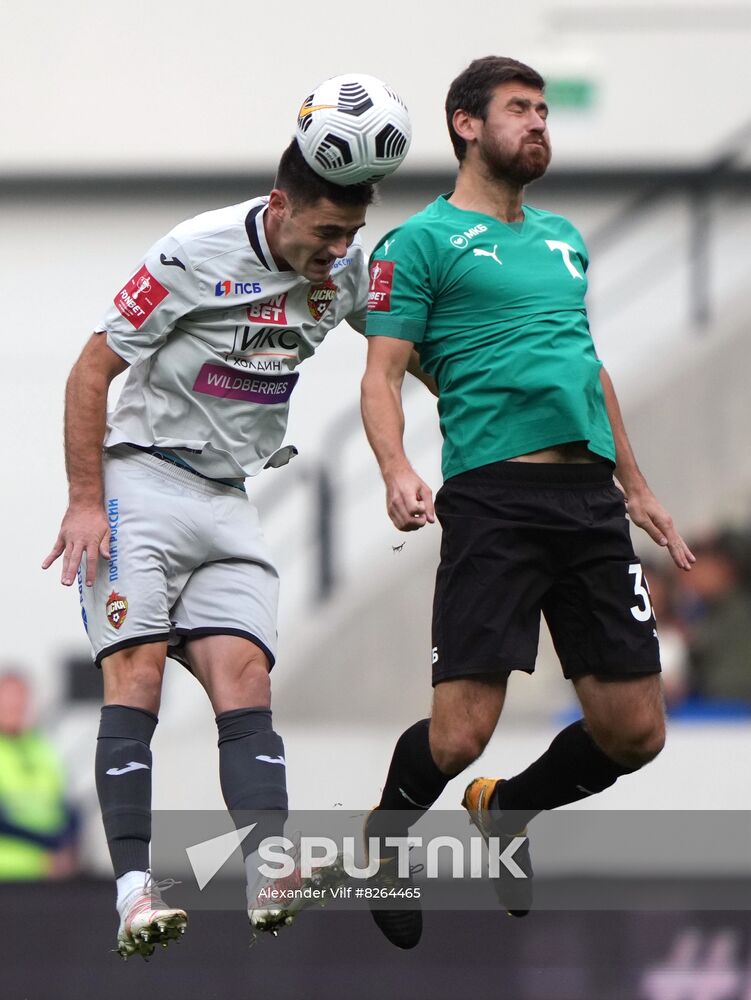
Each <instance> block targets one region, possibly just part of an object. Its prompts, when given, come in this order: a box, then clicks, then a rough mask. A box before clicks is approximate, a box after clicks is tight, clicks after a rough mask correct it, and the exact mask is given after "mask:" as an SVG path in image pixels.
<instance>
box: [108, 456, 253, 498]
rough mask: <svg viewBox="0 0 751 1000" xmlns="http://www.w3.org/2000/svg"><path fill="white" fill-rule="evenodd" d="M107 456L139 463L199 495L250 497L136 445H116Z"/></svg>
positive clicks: (241, 491) (234, 487) (232, 487)
mask: <svg viewBox="0 0 751 1000" xmlns="http://www.w3.org/2000/svg"><path fill="white" fill-rule="evenodd" d="M107 454H108V455H111V456H112V457H113V458H127V459H130V460H132V461H133V462H138V463H139V464H141V465H146V466H148V467H149V468H150V469H153V470H154V471H155V472H158V473H159V475H161V476H164V477H165V478H166V479H171V480H172V481H173V482H176V483H182V485H183V486H187V487H189V488H190V489H192V490H195V491H196V492H198V493H203V494H223V495H225V496H233V497H236V496H240V497H247V495H248V494H247V493H246V491H245V490H244V489H243V490H239V489H238V488H237V487H236V486H229V485H227V484H225V483H220V482H219V481H218V480H216V479H208V478H207V477H206V476H202V475H201V474H200V473H199V472H193V471H192V470H191V469H186V468H184V467H183V466H182V465H178V464H177V463H176V462H170V461H169V460H168V459H166V458H163V457H161V456H159V455H155V454H153V452H150V451H146V450H145V449H142V448H139V447H136V446H134V445H130V444H121V445H115V446H114V447H113V448H110V449H108V450H107Z"/></svg>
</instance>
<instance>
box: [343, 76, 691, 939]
mask: <svg viewBox="0 0 751 1000" xmlns="http://www.w3.org/2000/svg"><path fill="white" fill-rule="evenodd" d="M446 117H447V123H448V128H449V133H450V136H451V141H452V143H453V146H454V151H455V153H456V156H457V159H458V160H459V173H458V177H457V181H456V187H455V188H454V190H453V192H452V193H451V194H450V195H448V196H442V197H439V198H437V199H436V200H435V201H434V202H433V203H432V204H430V205H428V207H427V208H426V209H424V210H423V211H422V212H419V213H418V214H417V215H415V216H413V217H412V218H411V219H408V220H407V221H406V222H405V223H404V224H403V225H402V226H400V227H399V228H398V229H396V230H394V231H392V232H390V233H388V234H387V236H386V237H385V238H384V239H383V241H382V242H381V244H380V245H379V246H378V248H377V250H376V251H375V253H374V255H373V259H372V262H371V271H370V301H369V314H368V324H367V334H368V338H369V343H368V363H367V370H366V373H365V377H364V379H363V385H362V409H363V419H364V422H365V428H366V431H367V434H368V439H369V441H370V444H371V446H372V448H373V451H374V452H375V455H376V458H377V459H378V463H379V465H380V468H381V472H382V475H383V479H384V481H385V484H386V494H387V507H388V513H389V516H390V518H391V520H392V521H393V523H394V525H395V526H396V527H397V528H399V529H400V530H401V531H413V530H415V529H418V528H421V527H423V526H424V525H425V524H427V523H430V522H433V521H434V520H435V516H436V515H437V516H438V519H439V520H440V522H441V526H442V529H443V536H442V544H441V561H440V565H439V568H438V574H437V579H436V587H435V597H434V605H433V637H432V661H433V685H434V689H435V690H434V698H433V712H432V717H431V718H430V719H423V720H421V721H420V722H417V723H415V724H414V725H413V726H411V727H410V728H409V729H407V730H406V732H404V733H403V734H402V736H401V737H400V738H399V740H398V742H397V744H396V748H395V750H394V755H393V759H392V761H391V766H390V769H389V772H388V776H387V778H386V783H385V786H384V789H383V795H382V797H381V800H380V802H379V804H378V807H377V808H376V809H375V810H374V812H373V813H371V815H370V817H369V819H368V823H367V824H366V827H367V832H368V833H369V834H373V835H376V836H385V835H386V834H392V835H394V834H397V835H404V834H405V833H406V831H407V829H408V827H409V825H410V824H411V823H413V822H414V821H415V820H416V818H418V817H419V815H420V814H421V812H422V811H424V810H425V809H428V808H429V807H430V805H432V803H433V802H435V801H436V799H437V798H438V796H439V795H440V794H441V792H442V791H443V789H444V788H445V786H446V784H447V782H448V781H449V780H450V779H451V778H452V777H454V776H455V775H458V774H459V773H460V772H462V771H463V770H464V769H465V768H466V767H467V766H468V765H470V764H471V763H472V762H473V761H474V760H476V759H477V757H479V755H480V754H481V753H482V752H483V750H484V749H485V746H486V745H487V743H488V740H489V739H490V737H491V735H492V733H493V731H494V729H495V727H496V724H497V723H498V719H499V717H500V714H501V710H502V708H503V702H504V697H505V693H506V682H507V679H508V676H509V674H510V672H511V671H512V670H523V671H525V672H526V673H532V671H533V670H534V664H535V657H536V652H537V641H538V632H539V624H540V613H541V612H542V613H543V614H544V615H545V618H546V621H547V623H548V626H549V628H550V631H551V634H552V636H553V640H554V643H555V648H556V651H557V653H558V656H559V658H560V661H561V665H562V668H563V672H564V675H565V676H566V677H567V678H570V679H571V681H572V682H573V684H574V687H575V689H576V693H577V696H578V698H579V701H580V703H581V707H582V714H583V718H582V719H580V720H579V721H577V722H575V723H573V724H572V725H570V726H568V727H567V728H565V729H564V730H563V731H562V732H561V733H559V734H558V735H557V736H556V737H555V739H554V740H553V742H552V743H551V745H550V746H549V747H548V749H547V750H546V751H545V752H544V753H543V754H542V756H541V757H540V758H539V759H538V760H536V761H535V762H534V763H532V764H531V765H530V766H529V767H528V768H527V769H526V770H525V771H523V772H522V773H520V774H517V775H516V776H514V777H510V778H508V779H506V780H502V779H497V778H495V779H489V778H478V779H476V780H474V781H473V782H471V783H470V785H469V786H468V787H467V789H466V792H465V795H464V799H463V803H462V804H463V805H464V806H465V807H466V808H467V809H468V811H469V813H470V816H471V818H472V820H473V822H474V823H475V824H476V825H477V827H478V828H479V829H480V831H481V833H482V834H483V836H484V837H485V838H486V839H487V838H488V837H489V836H490V835H491V834H492V835H494V836H499V837H500V838H502V841H503V838H507V839H508V840H509V842H510V840H511V839H512V838H513V837H514V836H515V835H516V834H521V836H522V837H523V838H524V839H523V841H521V842H520V845H519V846H520V849H519V850H516V853H515V855H514V857H515V860H516V861H517V863H518V864H520V865H521V867H522V868H523V869H524V870H525V872H526V873H527V875H528V876H529V879H531V864H530V860H529V852H528V841H527V840H526V829H525V827H526V822H527V821H528V820H529V819H531V818H532V817H533V816H534V815H536V814H537V813H538V812H540V811H541V810H545V809H553V808H555V807H557V806H562V805H565V804H566V803H569V802H574V801H576V800H578V799H582V798H584V797H586V796H589V795H593V794H595V793H597V792H600V791H602V790H603V789H605V788H608V787H609V786H610V785H612V784H613V783H614V782H615V781H616V779H617V778H619V777H620V776H621V775H625V774H629V773H631V772H632V771H636V770H638V769H639V768H640V767H642V766H643V765H644V764H646V763H648V762H649V761H650V760H652V759H653V758H654V757H655V756H656V755H657V754H658V753H659V752H660V750H661V749H662V746H663V743H664V739H665V719H664V710H663V700H662V692H661V684H660V660H659V648H658V643H657V638H656V632H655V627H654V626H655V622H654V616H653V612H652V607H651V604H650V600H649V591H648V589H647V585H646V582H645V580H644V576H643V572H642V567H641V564H640V563H639V560H638V559H637V558H636V556H635V555H634V550H633V547H632V544H631V541H630V537H629V527H628V518H627V516H626V513H627V511H628V517H629V518H630V520H631V521H633V523H634V524H636V525H638V526H639V527H641V528H643V529H644V530H645V531H646V532H647V533H648V534H649V535H650V537H651V538H652V539H654V541H655V542H656V543H657V544H659V545H662V546H666V547H667V549H668V551H669V552H670V555H671V556H672V558H673V560H674V561H675V563H676V565H677V566H679V567H680V568H681V569H684V570H688V569H690V568H691V564H692V562H693V561H694V557H693V555H692V554H691V552H690V551H689V549H688V547H687V546H686V544H685V542H684V541H683V539H682V538H681V536H680V535H679V534H678V532H677V531H676V529H675V527H674V525H673V522H672V520H671V518H670V516H669V514H668V513H667V511H666V510H665V509H664V508H663V507H662V506H661V505H660V504H659V503H658V502H657V500H656V499H655V497H654V495H653V494H652V492H651V490H650V489H649V487H648V485H647V483H646V480H645V479H644V476H643V475H642V474H641V472H640V471H639V467H638V465H637V463H636V460H635V458H634V455H633V452H632V450H631V447H630V445H629V442H628V438H627V436H626V431H625V429H624V425H623V421H622V418H621V414H620V410H619V407H618V402H617V400H616V396H615V393H614V391H613V385H612V382H611V380H610V377H609V376H608V374H607V372H606V371H605V369H604V368H603V366H602V364H601V362H600V360H599V359H598V357H597V353H596V351H595V348H594V345H593V343H592V338H591V336H590V332H589V326H588V322H587V312H586V306H585V301H584V300H585V293H586V288H587V279H586V271H587V266H588V257H587V251H586V248H585V246H584V242H583V240H582V238H581V236H580V235H579V233H578V232H577V230H576V229H575V227H574V226H573V225H572V224H571V223H570V222H569V221H568V220H567V219H564V218H562V217H560V216H557V215H553V214H551V213H549V212H543V211H541V210H539V209H536V208H533V207H531V206H529V205H527V204H525V203H524V201H523V196H524V188H525V185H526V184H528V183H529V182H531V181H534V180H537V179H538V178H539V177H542V175H543V174H544V173H545V170H546V169H547V167H548V164H549V162H550V155H551V147H550V136H549V133H548V125H547V117H548V108H547V105H546V103H545V97H544V81H543V79H542V77H541V76H540V75H539V74H538V73H537V72H536V71H535V70H533V69H531V68H530V67H528V66H525V65H524V64H522V63H519V62H517V61H515V60H513V59H507V58H499V57H488V58H484V59H478V60H475V61H474V62H473V63H471V64H470V66H469V67H468V68H467V69H466V70H465V71H464V72H462V73H461V74H460V75H459V76H458V77H457V78H456V80H454V82H453V83H452V84H451V87H450V89H449V93H448V97H447V100H446ZM413 346H414V347H416V348H417V350H418V351H419V355H420V363H421V365H422V367H423V369H424V371H425V372H426V373H427V374H428V375H430V376H432V377H433V378H434V379H435V382H436V383H437V388H438V393H439V402H438V408H439V415H440V425H441V430H442V433H443V439H444V446H443V475H444V484H443V486H442V488H441V489H440V491H439V493H438V494H437V496H436V502H435V508H434V506H433V500H432V494H431V490H430V488H429V486H428V485H427V484H426V483H425V482H424V481H423V480H422V479H421V478H420V476H419V475H418V474H417V472H416V471H415V470H414V469H413V468H412V466H411V465H410V463H409V461H408V459H407V457H406V455H405V453H404V449H403V444H402V431H403V426H404V416H403V412H402V405H401V385H402V379H403V377H404V371H405V368H406V365H407V363H408V360H409V357H410V352H411V350H412V348H413ZM614 474H615V476H616V477H617V480H618V482H619V483H620V487H621V488H620V489H619V487H618V486H617V485H616V483H615V481H614ZM397 814H398V815H397ZM395 816H396V820H395ZM402 818H403V819H402ZM379 821H380V822H379ZM381 857H382V859H383V858H384V857H385V854H384V852H383V851H382V853H381ZM529 879H527V880H514V879H509V880H508V882H505V881H504V880H498V882H497V884H496V888H497V890H498V894H499V898H500V899H501V902H502V903H503V904H504V905H505V906H506V908H507V909H508V910H509V912H511V913H513V914H514V915H518V916H521V915H523V914H524V913H526V912H527V910H528V909H529V906H530V901H531V890H530V881H529ZM520 885H521V890H520V889H519V888H518V887H519V886H520ZM514 889H516V891H513V890H514ZM374 917H375V919H376V923H377V924H378V925H379V927H380V928H381V930H382V931H383V932H384V934H385V935H386V936H387V937H388V938H389V940H390V941H392V942H393V943H394V944H395V945H397V946H399V947H402V948H409V947H413V946H414V945H415V944H416V943H417V941H418V940H419V937H420V932H421V926H422V925H421V914H420V912H419V910H414V909H410V910H401V911H398V910H394V911H376V910H374Z"/></svg>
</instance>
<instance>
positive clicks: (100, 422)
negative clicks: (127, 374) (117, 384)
mask: <svg viewBox="0 0 751 1000" xmlns="http://www.w3.org/2000/svg"><path fill="white" fill-rule="evenodd" d="M108 389H109V378H108V377H107V375H106V374H105V373H103V372H102V371H100V370H97V369H96V368H95V367H94V366H93V365H91V364H88V363H87V361H86V360H85V359H83V358H82V359H80V360H79V361H78V362H77V363H76V364H75V365H74V367H73V370H72V371H71V373H70V376H69V377H68V383H67V385H66V388H65V468H66V470H67V473H68V493H69V501H70V503H71V504H83V505H87V506H88V505H92V506H93V505H101V504H102V503H103V502H104V488H103V484H102V442H103V441H104V431H105V427H106V412H107V390H108Z"/></svg>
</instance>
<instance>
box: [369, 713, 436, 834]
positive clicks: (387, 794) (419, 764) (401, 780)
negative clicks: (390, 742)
mask: <svg viewBox="0 0 751 1000" xmlns="http://www.w3.org/2000/svg"><path fill="white" fill-rule="evenodd" d="M429 729H430V719H421V720H420V721H419V722H416V723H415V724H414V725H413V726H410V727H409V729H407V730H405V731H404V732H403V733H402V735H401V736H400V737H399V739H398V740H397V741H396V746H395V747H394V755H393V757H392V758H391V766H390V767H389V773H388V774H387V776H386V784H385V785H384V787H383V792H382V794H381V801H380V802H379V803H378V808H379V809H382V810H388V811H392V810H399V811H401V812H404V817H403V820H404V822H403V824H400V825H403V826H404V829H405V830H406V829H407V828H408V827H409V826H411V825H412V824H413V823H415V822H416V821H417V820H418V819H419V818H420V816H422V814H423V813H424V812H425V810H426V809H429V808H430V807H431V806H432V805H433V803H434V802H435V800H436V799H437V798H438V796H439V795H440V794H441V792H442V791H443V789H444V788H445V787H446V785H447V784H448V783H449V781H450V780H451V778H452V775H449V774H444V773H443V771H440V770H439V769H438V767H437V765H436V762H435V761H434V760H433V754H432V753H431V752H430V741H429V739H428V732H429Z"/></svg>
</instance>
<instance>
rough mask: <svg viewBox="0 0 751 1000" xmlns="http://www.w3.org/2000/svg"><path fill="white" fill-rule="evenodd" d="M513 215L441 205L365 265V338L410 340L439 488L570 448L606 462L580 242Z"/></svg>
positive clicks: (555, 221)
mask: <svg viewBox="0 0 751 1000" xmlns="http://www.w3.org/2000/svg"><path fill="white" fill-rule="evenodd" d="M523 209H524V221H523V222H519V223H504V222H500V221H499V220H498V219H496V218H493V217H492V216H489V215H483V214H482V213H481V212H471V211H465V210H464V209H460V208H455V207H454V206H453V205H451V204H450V203H449V202H448V200H447V196H441V197H440V198H437V199H436V200H435V201H434V202H432V203H431V204H430V205H428V206H427V208H425V209H424V210H423V211H422V212H419V213H418V214H417V215H414V216H412V218H411V219H408V220H407V221H406V222H405V223H404V224H403V225H402V226H400V227H399V228H398V229H393V230H392V231H391V232H390V233H388V234H387V236H386V237H385V238H384V239H383V240H382V241H381V243H380V245H379V246H378V249H377V250H376V251H375V252H374V254H373V256H372V258H371V267H370V290H369V301H368V321H367V335H368V336H384V337H396V338H398V339H401V340H409V341H412V342H413V343H414V344H415V346H416V348H417V350H418V352H419V354H420V363H421V365H422V368H423V370H424V371H425V372H427V373H428V374H429V375H432V376H433V378H434V379H435V380H436V382H437V384H438V390H439V400H438V410H439V415H440V421H441V431H442V433H443V438H444V446H443V475H444V478H445V479H448V478H449V477H450V476H455V475H457V474H458V473H460V472H466V471H467V470H468V469H474V468H477V467H478V466H481V465H487V464H488V463H490V462H499V461H502V460H504V459H507V458H513V457H514V456H516V455H523V454H526V453H527V452H531V451H537V450H539V449H541V448H547V447H552V446H553V445H557V444H565V443H567V442H570V441H586V442H587V444H588V447H589V449H590V450H591V451H593V452H594V453H595V454H597V455H601V456H602V457H603V458H606V459H609V460H610V461H612V462H614V461H615V446H614V443H613V435H612V432H611V429H610V422H609V420H608V415H607V411H606V408H605V397H604V394H603V391H602V386H601V384H600V367H601V362H600V361H599V359H598V357H597V354H596V352H595V348H594V344H593V343H592V337H591V335H590V332H589V324H588V322H587V311H586V307H585V304H584V297H585V293H586V290H587V279H586V270H587V265H588V257H587V251H586V248H585V246H584V241H583V240H582V237H581V236H580V234H579V233H578V232H577V230H576V229H575V227H574V226H572V225H571V223H570V222H568V221H567V220H566V219H564V218H562V217H561V216H559V215H553V214H551V213H550V212H543V211H541V210H540V209H537V208H531V207H530V206H529V205H524V206H523Z"/></svg>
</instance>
